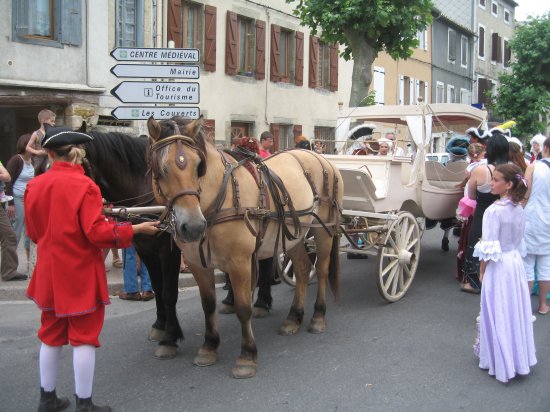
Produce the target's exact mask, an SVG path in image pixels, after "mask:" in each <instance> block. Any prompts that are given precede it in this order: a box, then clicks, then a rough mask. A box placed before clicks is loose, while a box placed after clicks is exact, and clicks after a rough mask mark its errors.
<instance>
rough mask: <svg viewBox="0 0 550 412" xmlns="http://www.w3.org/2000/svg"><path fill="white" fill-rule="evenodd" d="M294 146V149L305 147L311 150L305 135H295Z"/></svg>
mask: <svg viewBox="0 0 550 412" xmlns="http://www.w3.org/2000/svg"><path fill="white" fill-rule="evenodd" d="M294 147H295V148H296V149H306V150H311V143H310V142H309V140H308V139H307V137H305V136H301V135H300V136H296V137H295V138H294Z"/></svg>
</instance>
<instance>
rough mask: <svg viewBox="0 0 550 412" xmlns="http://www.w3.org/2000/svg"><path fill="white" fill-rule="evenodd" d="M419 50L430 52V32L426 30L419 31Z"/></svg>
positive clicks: (417, 36)
mask: <svg viewBox="0 0 550 412" xmlns="http://www.w3.org/2000/svg"><path fill="white" fill-rule="evenodd" d="M416 38H417V39H418V48H419V49H424V50H428V32H427V31H426V30H422V31H417V32H416Z"/></svg>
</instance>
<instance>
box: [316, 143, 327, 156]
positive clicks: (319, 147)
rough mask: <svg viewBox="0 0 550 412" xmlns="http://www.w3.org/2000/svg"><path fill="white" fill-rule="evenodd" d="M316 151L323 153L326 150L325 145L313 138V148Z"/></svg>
mask: <svg viewBox="0 0 550 412" xmlns="http://www.w3.org/2000/svg"><path fill="white" fill-rule="evenodd" d="M313 150H315V152H316V153H319V154H323V153H325V152H326V151H327V145H326V144H324V143H323V142H322V141H321V140H315V144H314V149H313Z"/></svg>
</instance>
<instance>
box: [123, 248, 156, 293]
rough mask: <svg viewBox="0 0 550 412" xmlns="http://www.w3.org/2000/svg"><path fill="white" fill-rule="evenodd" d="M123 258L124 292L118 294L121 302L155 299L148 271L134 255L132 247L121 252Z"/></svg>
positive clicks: (136, 255) (134, 250) (135, 254)
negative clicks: (139, 285) (139, 284)
mask: <svg viewBox="0 0 550 412" xmlns="http://www.w3.org/2000/svg"><path fill="white" fill-rule="evenodd" d="M122 255H123V256H124V271H123V273H124V290H123V291H122V292H120V293H119V294H118V297H119V298H120V299H122V300H143V301H148V300H151V299H153V298H154V297H155V294H154V293H153V288H152V287H151V279H150V277H149V271H148V270H147V267H146V266H145V264H144V263H143V261H142V260H141V259H140V258H139V256H138V254H137V253H136V249H135V248H134V245H131V246H129V247H127V248H126V249H124V250H123V251H122ZM138 275H139V277H140V278H141V293H140V292H139V289H140V288H139V287H138Z"/></svg>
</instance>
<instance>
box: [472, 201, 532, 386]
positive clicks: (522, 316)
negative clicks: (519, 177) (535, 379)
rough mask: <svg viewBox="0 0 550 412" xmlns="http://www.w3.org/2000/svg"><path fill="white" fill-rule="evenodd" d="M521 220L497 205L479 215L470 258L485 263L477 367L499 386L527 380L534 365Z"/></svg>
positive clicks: (518, 213) (507, 206)
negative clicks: (516, 379) (478, 236)
mask: <svg viewBox="0 0 550 412" xmlns="http://www.w3.org/2000/svg"><path fill="white" fill-rule="evenodd" d="M524 228H525V217H524V213H523V209H522V207H521V206H517V205H516V204H514V203H512V202H511V201H510V200H509V199H503V200H497V201H496V202H495V203H493V204H492V205H491V206H489V208H488V209H487V210H486V212H485V215H484V216H483V237H482V239H481V240H480V241H479V242H478V243H477V244H476V246H475V250H474V256H477V257H479V259H480V260H485V261H487V267H486V269H485V274H484V277H483V286H482V288H481V312H480V317H479V342H478V345H479V346H478V348H476V349H477V350H476V353H477V352H478V354H479V367H480V368H481V369H485V370H488V371H489V375H491V376H495V377H496V378H497V379H498V380H499V381H501V382H508V380H509V379H512V378H513V377H514V376H516V375H527V374H528V373H529V371H530V367H531V366H533V365H535V364H536V363H537V359H536V356H535V342H534V338H533V320H532V310H531V298H530V295H529V288H528V286H527V279H526V276H525V269H524V267H523V262H522V258H521V255H522V254H524V249H525V246H524V244H523V231H524Z"/></svg>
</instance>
